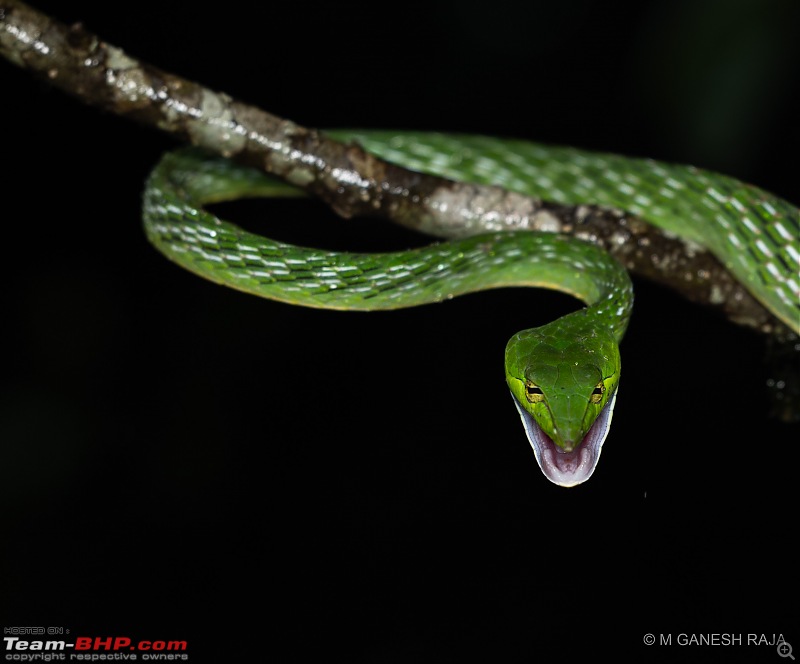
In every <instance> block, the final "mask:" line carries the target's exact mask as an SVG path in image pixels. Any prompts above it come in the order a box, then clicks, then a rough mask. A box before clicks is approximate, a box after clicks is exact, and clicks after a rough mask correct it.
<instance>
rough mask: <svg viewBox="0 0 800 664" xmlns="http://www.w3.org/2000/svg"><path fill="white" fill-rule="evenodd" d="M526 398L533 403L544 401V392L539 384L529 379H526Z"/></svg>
mask: <svg viewBox="0 0 800 664" xmlns="http://www.w3.org/2000/svg"><path fill="white" fill-rule="evenodd" d="M525 398H526V399H527V400H528V401H530V402H531V403H541V402H542V401H544V392H542V388H540V387H539V386H538V385H535V384H534V383H532V382H531V381H529V380H527V381H525Z"/></svg>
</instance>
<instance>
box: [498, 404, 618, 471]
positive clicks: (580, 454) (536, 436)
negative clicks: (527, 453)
mask: <svg viewBox="0 0 800 664" xmlns="http://www.w3.org/2000/svg"><path fill="white" fill-rule="evenodd" d="M512 397H513V395H512ZM513 398H514V405H515V406H516V407H517V410H518V411H519V415H520V418H522V426H523V427H525V433H526V435H527V436H528V442H529V443H530V444H531V447H532V448H533V454H534V456H535V457H536V461H537V463H538V464H539V468H541V469H542V472H543V473H544V475H545V477H546V478H547V479H548V480H550V481H551V482H553V483H554V484H558V485H559V486H566V487H570V486H575V485H576V484H582V483H583V482H585V481H586V480H588V479H589V478H590V477H591V476H592V473H594V469H595V468H596V467H597V462H598V461H599V460H600V451H601V450H602V449H603V443H604V442H605V440H606V436H607V435H608V429H609V427H610V426H611V416H612V415H613V414H614V402H615V401H616V400H617V393H616V392H614V394H612V395H611V398H610V399H609V400H608V403H607V404H606V406H605V408H603V410H602V411H600V415H598V416H597V419H596V420H595V421H594V424H592V426H591V428H590V429H589V431H588V432H587V433H586V436H584V438H583V440H582V441H581V444H580V445H578V447H576V448H575V449H574V450H573V451H572V452H564V451H563V450H562V449H561V448H559V447H558V446H557V445H556V444H555V443H554V442H553V441H552V440H551V439H550V437H549V436H548V435H547V434H546V433H545V432H544V431H543V430H542V428H541V427H540V426H539V425H538V424H537V423H536V420H534V419H533V417H532V416H531V414H530V413H528V411H526V410H525V409H524V408H523V407H522V406H521V405H520V403H519V402H518V401H517V398H516V397H513Z"/></svg>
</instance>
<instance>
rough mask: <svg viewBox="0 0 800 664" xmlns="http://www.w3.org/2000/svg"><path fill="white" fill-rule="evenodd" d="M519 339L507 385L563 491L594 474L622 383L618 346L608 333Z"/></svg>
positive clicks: (533, 334) (545, 467) (537, 332)
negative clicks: (618, 388) (619, 385)
mask: <svg viewBox="0 0 800 664" xmlns="http://www.w3.org/2000/svg"><path fill="white" fill-rule="evenodd" d="M544 330H545V328H536V329H533V330H526V331H525V332H521V333H519V334H517V335H515V336H514V337H513V338H512V339H511V341H509V343H508V346H507V347H506V381H507V383H508V386H509V388H510V389H511V394H512V395H513V397H514V403H515V404H516V406H517V409H518V411H519V414H520V417H521V418H522V423H523V426H524V427H525V433H526V434H527V436H528V441H529V442H530V444H531V447H532V448H533V451H534V455H535V456H536V460H537V462H538V463H539V467H540V468H541V469H542V472H543V473H544V474H545V476H546V477H547V478H548V479H549V480H550V481H551V482H554V483H555V484H558V485H560V486H575V485H576V484H580V483H582V482H585V481H586V480H588V479H589V477H591V475H592V473H593V472H594V469H595V467H596V466H597V462H598V460H599V458H600V450H601V448H602V446H603V442H604V441H605V438H606V435H607V433H608V429H609V426H610V424H611V415H612V413H613V409H614V401H615V398H616V393H617V385H618V383H619V373H620V359H619V349H618V346H617V343H616V341H615V340H614V339H613V337H611V335H610V334H608V333H606V332H604V331H603V330H592V331H589V332H587V331H585V330H584V331H580V332H579V333H578V334H575V333H574V331H573V333H571V335H569V336H564V334H563V332H559V333H558V334H550V333H547V332H546V331H545V332H543V331H544Z"/></svg>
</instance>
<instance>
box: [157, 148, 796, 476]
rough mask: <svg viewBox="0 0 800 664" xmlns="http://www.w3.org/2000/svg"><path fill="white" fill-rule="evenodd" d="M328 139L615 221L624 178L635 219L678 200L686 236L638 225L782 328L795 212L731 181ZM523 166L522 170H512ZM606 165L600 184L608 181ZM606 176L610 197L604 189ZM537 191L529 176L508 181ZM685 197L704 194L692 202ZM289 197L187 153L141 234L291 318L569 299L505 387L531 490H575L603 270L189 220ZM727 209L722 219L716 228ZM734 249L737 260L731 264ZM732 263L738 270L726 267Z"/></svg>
mask: <svg viewBox="0 0 800 664" xmlns="http://www.w3.org/2000/svg"><path fill="white" fill-rule="evenodd" d="M337 137H339V138H357V139H358V140H359V141H360V142H361V143H362V144H363V145H365V146H366V147H367V148H368V149H369V150H371V151H373V152H375V153H378V154H381V155H383V156H387V157H389V158H391V159H393V160H395V161H397V162H400V163H405V164H407V165H409V166H410V167H414V168H423V169H429V170H430V169H433V170H436V171H437V172H440V173H446V174H447V175H450V176H456V177H466V178H471V179H475V178H476V177H481V172H483V173H492V174H494V177H495V178H497V174H498V173H510V174H511V175H507V176H506V177H520V176H519V174H518V171H519V170H520V168H521V169H522V170H527V171H530V170H531V169H533V168H534V166H535V165H536V164H537V162H538V163H539V164H540V168H541V170H539V171H537V172H538V173H539V176H538V180H540V181H542V180H547V181H550V180H552V179H557V180H558V182H559V183H560V185H561V187H562V188H563V189H562V190H561V191H555V190H553V189H552V188H551V189H550V190H549V191H548V194H549V195H551V196H552V195H559V196H561V195H563V196H564V197H565V198H569V197H573V198H572V200H574V201H576V202H580V199H581V196H580V195H578V197H577V200H576V198H575V196H576V190H578V189H579V188H580V187H583V188H584V189H585V190H588V189H590V188H595V189H596V190H597V191H584V192H582V195H583V196H591V197H592V198H595V197H597V196H605V199H606V200H608V199H613V203H614V204H615V205H621V206H622V207H624V208H627V209H631V208H642V207H643V206H644V205H647V204H648V203H649V201H645V199H644V195H643V194H642V193H641V191H642V189H641V187H640V188H639V189H637V190H636V191H635V192H633V193H632V195H631V197H630V200H625V196H626V189H628V188H629V187H627V186H626V185H625V183H626V182H630V181H631V180H633V179H636V181H639V182H642V181H647V182H649V183H650V192H651V194H650V195H651V196H652V200H653V201H654V202H653V203H652V204H651V205H650V207H651V208H653V209H655V210H656V211H658V210H659V209H660V208H659V205H664V201H667V202H671V201H673V200H674V198H672V197H671V196H670V194H669V193H667V194H666V195H665V193H664V192H668V191H672V192H674V191H680V190H683V191H684V192H685V193H684V198H683V203H682V205H683V206H684V208H685V210H686V212H687V213H688V214H690V215H694V216H695V217H696V221H697V223H696V225H688V226H687V228H686V229H684V228H682V227H681V225H680V223H679V222H680V221H683V222H684V225H686V224H685V222H686V221H694V220H687V219H686V218H685V217H680V216H678V217H677V220H676V219H675V218H673V216H671V215H669V214H662V215H658V214H656V215H655V218H653V217H654V215H653V214H652V212H651V213H650V215H649V218H650V219H651V220H652V221H653V222H654V223H656V222H657V223H658V224H659V225H660V226H661V227H662V228H664V229H665V230H667V231H671V232H676V233H684V232H685V233H686V234H689V235H690V236H691V238H692V240H693V241H695V242H698V243H702V244H703V246H707V245H713V246H714V247H715V248H717V249H718V251H719V252H720V253H721V254H722V256H723V259H727V260H728V263H732V264H734V265H737V264H738V265H740V266H741V267H739V268H738V269H739V271H740V272H742V273H744V275H745V277H746V278H747V279H748V280H749V282H750V283H751V284H753V287H754V288H755V290H756V292H757V294H758V296H759V298H760V299H761V300H762V301H763V302H764V303H765V304H766V305H767V306H768V307H770V308H771V309H772V310H773V311H775V313H776V315H778V316H779V317H781V318H782V319H783V320H785V321H786V322H787V324H791V323H792V322H794V323H795V324H796V320H797V318H796V316H797V310H798V297H797V282H796V280H795V277H794V275H793V274H792V271H791V268H790V266H791V265H793V264H794V263H796V262H797V260H798V254H797V244H796V242H797V238H798V228H797V214H796V210H794V209H793V208H791V206H789V205H788V204H786V203H785V202H783V201H780V200H778V199H775V198H774V197H771V196H769V195H768V194H765V193H764V192H760V193H758V194H757V195H756V196H755V197H753V196H752V193H753V192H754V191H756V190H754V189H753V188H751V187H745V186H743V185H741V184H740V183H738V182H736V181H735V180H732V179H730V178H725V177H722V176H717V175H712V174H703V173H699V172H697V171H696V170H689V169H685V168H682V167H673V166H667V165H664V164H657V163H655V162H637V161H635V160H625V159H623V158H620V157H612V156H604V155H589V154H579V153H575V152H573V151H571V150H568V151H563V150H560V149H558V148H547V147H544V146H540V145H534V144H522V143H513V144H509V143H505V142H503V141H501V140H499V139H488V138H485V137H467V136H462V137H455V136H446V135H440V134H397V133H380V132H373V133H369V134H365V133H359V134H355V133H354V134H347V133H345V132H340V133H338V134H337ZM479 148H480V149H479ZM487 148H488V149H487ZM526 152H528V153H530V154H531V155H534V154H535V155H536V156H537V158H536V159H534V158H533V157H531V158H530V159H525V156H526ZM474 154H478V155H480V158H479V160H477V161H476V160H472V161H471V162H470V161H468V160H467V158H466V156H467V155H474ZM487 155H499V157H498V159H497V163H495V164H489V163H487V160H489V159H490V157H489V156H487ZM576 155H577V157H579V158H577V160H576ZM609 160H610V161H611V162H612V163H613V164H614V167H615V168H614V170H608V168H609ZM465 163H467V164H469V163H472V164H480V170H479V171H476V170H475V169H474V168H473V169H472V170H470V169H469V168H468V167H465ZM513 164H517V165H518V166H517V167H516V168H514V167H513ZM520 165H521V166H520ZM579 165H582V168H581V169H579V168H578V166H579ZM626 169H627V170H628V172H627V173H626ZM609 173H610V174H611V175H610V176H609V175H608V174H609ZM599 174H605V175H599ZM590 176H592V179H590ZM483 177H486V176H485V175H484V176H483ZM609 177H610V178H611V179H612V180H616V181H618V182H619V183H620V185H621V186H620V187H617V188H616V189H613V190H608V189H606V188H605V187H606V186H607V183H606V181H607V180H608V179H609ZM698 179H700V180H701V181H702V180H703V179H708V180H709V181H713V187H714V188H713V191H712V193H710V194H709V193H708V192H709V190H708V187H709V186H710V185H709V184H708V182H706V183H704V184H702V185H699V184H698ZM536 180H537V178H536V177H535V176H534V177H529V178H528V179H527V180H523V182H533V183H535V182H536ZM500 183H501V184H506V182H505V181H501V182H500ZM517 186H519V184H517ZM531 186H535V185H531ZM659 188H661V189H662V190H663V191H661V194H660V196H659ZM698 188H705V189H704V190H703V191H702V193H700V194H698V193H697V190H698ZM692 192H694V193H692ZM743 192H744V193H747V194H748V195H750V199H749V200H750V204H751V205H752V207H749V208H744V209H746V210H750V211H752V216H750V213H748V215H747V216H743V215H741V214H739V212H740V206H742V205H743V204H742V203H741V199H742V196H743ZM534 193H538V192H534ZM290 194H291V189H288V188H287V187H286V185H283V184H281V183H278V182H277V181H275V180H271V179H269V178H267V177H266V176H264V175H262V174H261V173H259V172H257V171H253V170H249V169H245V168H242V167H239V166H236V165H234V164H233V163H232V162H230V161H227V160H224V159H209V158H208V157H204V156H202V155H200V154H198V153H196V152H178V153H171V154H168V155H167V156H165V157H164V158H163V160H162V161H161V163H160V164H159V166H158V167H157V168H156V169H155V171H154V172H153V174H152V175H151V177H150V179H149V181H148V184H147V188H146V193H145V198H144V221H145V227H146V231H147V234H148V237H149V239H150V240H151V242H152V243H153V244H154V245H155V246H156V247H157V248H158V249H159V250H160V251H162V252H163V253H164V254H166V255H167V256H168V257H169V258H170V259H172V260H174V261H175V262H176V263H178V264H180V265H182V266H183V267H185V268H187V269H188V270H191V271H192V272H194V273H196V274H198V275H200V276H203V277H205V278H207V279H210V280H212V281H215V282H217V283H220V284H224V285H226V286H229V287H232V288H235V289H238V290H242V291H245V292H248V293H252V294H255V295H259V296H262V297H267V298H272V299H276V300H281V301H284V302H289V303H293V304H299V305H303V306H310V307H323V308H332V309H361V310H371V309H395V308H402V307H412V306H417V305H420V304H424V303H428V302H438V301H441V300H445V299H449V298H451V297H454V296H457V295H460V294H463V293H469V292H472V291H476V290H481V289H488V288H495V287H501V286H537V287H544V288H553V289H557V290H561V291H564V292H567V293H569V294H571V295H574V296H576V297H578V298H580V299H581V300H583V301H584V302H585V303H586V304H587V306H586V307H585V308H583V309H580V310H578V311H575V312H573V313H570V314H568V315H566V316H564V317H562V318H559V319H557V320H555V321H553V322H552V323H549V324H547V325H544V326H541V327H538V328H534V329H529V330H524V331H521V332H519V333H517V334H515V335H514V336H513V337H512V338H511V340H510V341H509V342H508V345H507V347H506V351H505V376H506V381H507V383H508V387H509V388H510V391H511V394H512V396H513V399H514V403H515V405H516V407H517V410H518V412H519V414H520V416H521V419H522V422H523V425H524V429H525V432H526V434H527V437H528V440H529V442H530V444H531V446H532V448H533V451H534V454H535V457H536V459H537V461H538V463H539V466H540V467H541V469H542V471H543V473H544V474H545V476H546V477H547V478H548V479H549V480H551V481H552V482H554V483H556V484H559V485H561V486H574V485H577V484H580V483H582V482H584V481H586V480H587V479H588V478H589V477H590V476H591V475H592V473H593V471H594V469H595V467H596V465H597V461H598V459H599V456H600V452H601V449H602V445H603V442H604V440H605V438H606V434H607V433H608V430H609V425H610V422H611V417H612V413H613V408H614V402H615V399H616V396H617V390H618V385H619V379H620V354H619V347H618V344H619V342H620V341H621V339H622V337H623V335H624V333H625V329H626V326H627V323H628V318H629V316H630V313H631V309H632V304H633V293H632V287H631V282H630V280H629V278H628V276H627V273H626V271H625V270H624V269H623V267H622V266H621V265H620V264H619V263H618V262H617V261H615V260H614V259H613V258H611V257H610V256H608V254H606V253H605V252H604V251H602V250H601V249H599V248H598V247H596V246H594V245H591V244H588V243H586V242H582V241H580V240H574V239H570V238H564V237H562V236H560V235H555V234H546V233H531V232H525V231H518V232H500V233H489V234H485V233H482V234H478V235H475V236H472V237H467V238H461V239H457V240H453V241H450V242H444V243H440V244H436V245H433V246H431V247H428V248H423V249H418V250H411V251H403V252H396V253H389V254H348V253H333V252H326V251H320V250H315V249H306V248H300V247H296V246H293V245H288V244H284V243H280V242H275V241H271V240H269V239H267V238H264V237H261V236H259V235H254V234H252V233H249V232H245V231H244V230H242V229H240V228H238V227H236V226H235V225H233V224H231V223H228V222H225V221H222V220H220V219H218V218H217V217H215V216H214V215H212V214H210V213H209V212H207V211H205V210H204V208H203V206H204V205H205V204H208V203H212V202H217V201H223V200H232V199H235V198H239V197H243V196H254V195H260V196H277V195H281V196H283V195H290ZM710 203H714V204H716V205H717V206H718V207H717V211H716V212H713V211H710V210H713V208H712V207H710ZM776 206H777V209H780V210H781V214H777V209H776ZM665 209H669V208H666V207H665ZM726 209H733V210H735V211H736V212H734V213H733V214H728V213H726V212H725V210H726ZM764 210H769V211H770V213H771V212H772V211H773V210H775V211H776V214H772V215H771V217H770V219H771V221H766V220H765V219H764V215H763V211H764ZM648 211H649V209H648V210H645V209H642V210H641V212H640V213H644V214H647V212H648ZM670 211H671V209H670ZM672 214H673V215H674V212H673V213H672ZM757 214H758V216H756V215H757ZM737 221H738V223H737ZM756 222H758V225H756ZM687 229H688V230H687ZM767 243H769V244H767ZM743 247H746V248H747V249H748V251H747V252H746V253H745V254H742V252H741V251H740V249H741V248H743ZM741 256H744V257H745V259H746V260H744V261H742V260H739V257H741ZM754 275H757V276H760V277H761V278H756V276H754Z"/></svg>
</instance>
